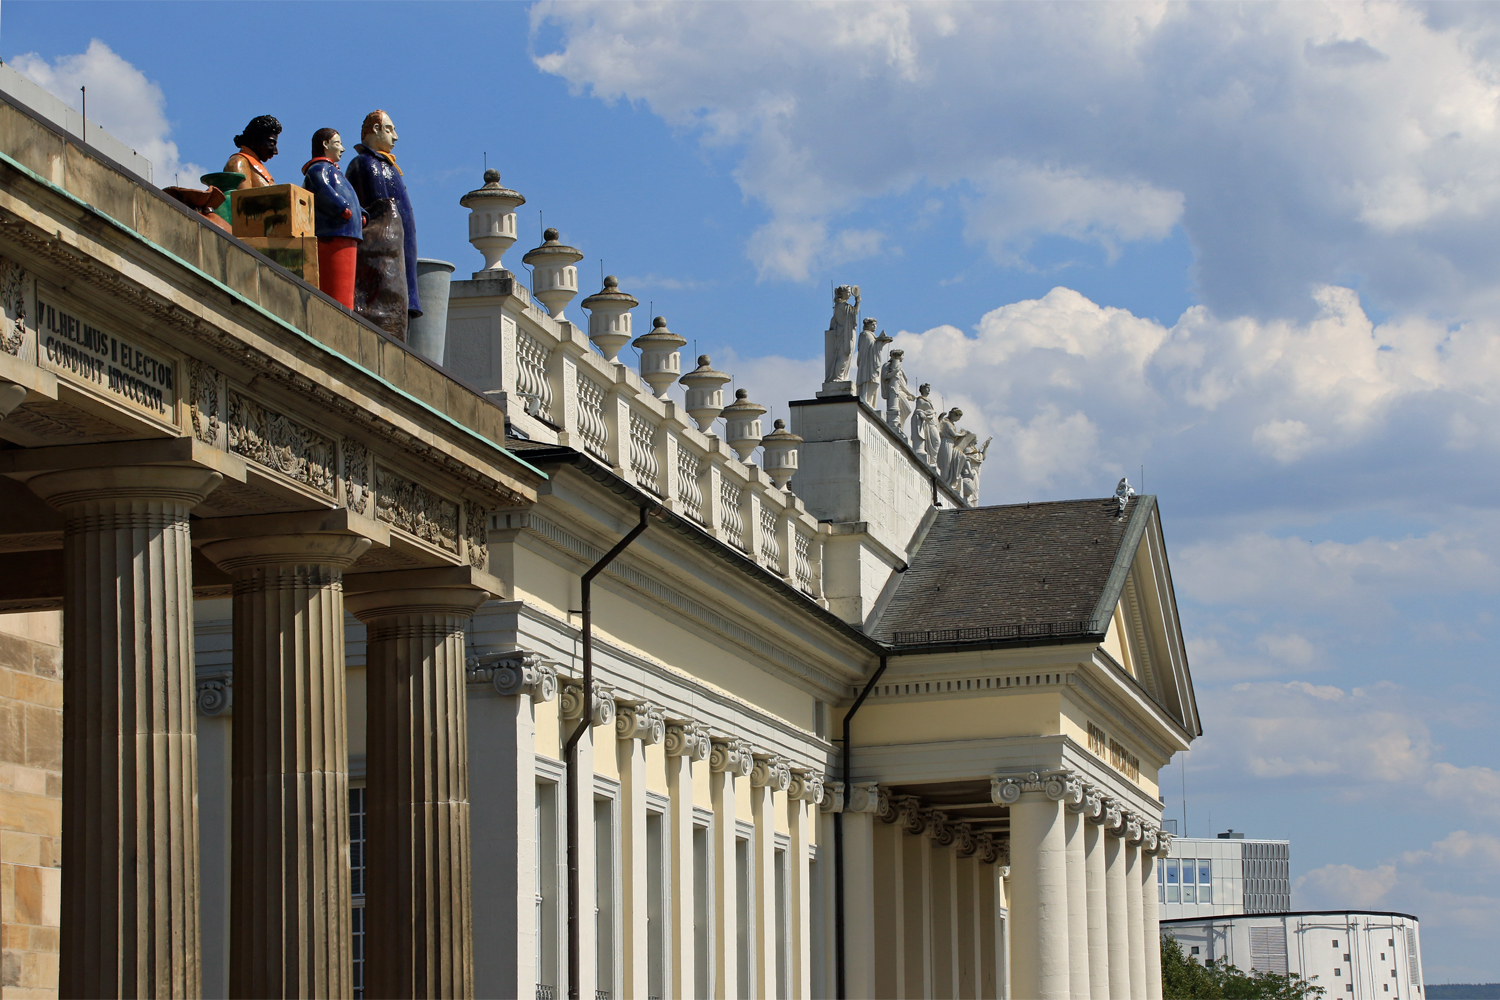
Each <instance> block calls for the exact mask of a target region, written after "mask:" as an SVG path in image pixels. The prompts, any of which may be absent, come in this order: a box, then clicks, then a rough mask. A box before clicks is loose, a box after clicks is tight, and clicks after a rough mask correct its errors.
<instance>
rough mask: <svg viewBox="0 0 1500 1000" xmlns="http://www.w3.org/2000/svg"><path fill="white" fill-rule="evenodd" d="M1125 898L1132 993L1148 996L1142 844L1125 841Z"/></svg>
mask: <svg viewBox="0 0 1500 1000" xmlns="http://www.w3.org/2000/svg"><path fill="white" fill-rule="evenodd" d="M1125 900H1126V905H1127V906H1128V907H1129V911H1128V912H1129V914H1130V916H1129V921H1130V995H1131V996H1132V997H1135V998H1138V1000H1145V997H1146V914H1145V910H1144V907H1143V904H1142V901H1141V845H1140V844H1139V843H1134V844H1132V843H1130V842H1129V841H1126V843H1125Z"/></svg>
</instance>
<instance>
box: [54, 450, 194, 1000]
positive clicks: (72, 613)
mask: <svg viewBox="0 0 1500 1000" xmlns="http://www.w3.org/2000/svg"><path fill="white" fill-rule="evenodd" d="M219 482H220V476H219V474H218V473H216V472H211V471H208V470H206V469H196V468H186V467H176V466H133V467H131V466H125V467H115V468H105V469H81V470H71V471H68V472H55V473H50V474H47V475H42V476H38V477H36V478H34V479H32V480H31V482H30V484H29V485H30V486H31V488H32V489H33V490H34V491H35V492H36V493H37V494H38V495H39V496H41V497H42V498H43V499H45V500H47V502H48V503H50V504H51V505H52V506H54V507H56V508H57V509H59V510H60V511H62V513H63V517H64V528H63V566H64V569H63V577H64V590H63V627H64V629H65V630H66V631H65V637H64V640H63V774H64V775H65V776H66V778H67V780H66V781H64V782H63V792H62V797H63V803H62V809H63V821H62V852H63V856H62V862H63V867H62V915H61V918H62V934H61V956H60V975H59V993H60V995H61V996H64V997H127V996H130V997H137V996H138V997H195V996H199V995H200V992H201V966H200V959H199V951H198V755H197V743H196V735H195V733H196V730H195V719H194V706H195V698H196V692H195V684H194V676H193V609H192V601H193V579H192V545H191V538H190V536H189V531H188V511H189V510H191V509H192V508H193V507H194V506H196V505H197V504H198V503H199V502H200V501H202V499H203V498H204V497H205V496H206V495H207V494H208V493H209V492H211V491H212V490H213V489H214V487H215V486H217V485H218V484H219Z"/></svg>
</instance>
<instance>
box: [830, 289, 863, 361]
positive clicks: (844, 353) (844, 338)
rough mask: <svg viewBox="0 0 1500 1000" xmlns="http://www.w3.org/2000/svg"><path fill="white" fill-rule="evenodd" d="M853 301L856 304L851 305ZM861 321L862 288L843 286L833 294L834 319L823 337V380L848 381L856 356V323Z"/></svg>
mask: <svg viewBox="0 0 1500 1000" xmlns="http://www.w3.org/2000/svg"><path fill="white" fill-rule="evenodd" d="M850 298H853V300H854V301H853V302H850V301H849V300H850ZM858 318H859V286H858V285H840V286H839V287H838V288H836V289H834V291H833V319H831V320H830V321H829V323H828V329H827V331H826V332H825V333H824V334H823V362H824V364H823V381H824V383H829V382H847V381H848V380H849V362H850V361H851V360H852V358H853V354H854V324H855V322H856V321H857V320H858Z"/></svg>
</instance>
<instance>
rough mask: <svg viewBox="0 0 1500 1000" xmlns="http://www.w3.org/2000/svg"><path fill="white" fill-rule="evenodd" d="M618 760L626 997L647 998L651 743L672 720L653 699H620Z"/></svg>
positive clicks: (617, 728)
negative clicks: (648, 771) (648, 750)
mask: <svg viewBox="0 0 1500 1000" xmlns="http://www.w3.org/2000/svg"><path fill="white" fill-rule="evenodd" d="M615 736H616V737H617V739H616V741H615V763H616V765H617V766H618V768H619V772H620V859H621V863H622V866H623V870H622V872H621V879H620V887H621V894H622V897H623V898H622V899H621V903H622V905H621V907H620V910H621V914H622V919H621V924H622V927H621V937H622V941H623V945H624V947H623V949H622V951H623V957H624V966H625V967H624V969H623V972H622V977H621V978H622V981H623V983H624V994H625V1000H646V997H647V995H648V993H649V975H648V973H649V964H648V957H647V956H648V954H649V948H648V947H647V940H646V927H647V919H648V913H649V907H650V899H649V894H648V892H647V888H648V874H647V867H646V866H647V860H648V859H647V855H646V747H647V746H648V745H651V746H654V745H655V744H657V743H660V742H661V741H662V740H663V739H664V738H665V737H666V724H665V722H664V720H663V719H662V717H661V714H660V713H659V712H657V711H656V710H655V708H654V707H653V706H652V705H651V704H650V703H649V702H632V703H628V704H627V703H623V702H622V703H620V704H619V707H618V709H617V710H616V715H615Z"/></svg>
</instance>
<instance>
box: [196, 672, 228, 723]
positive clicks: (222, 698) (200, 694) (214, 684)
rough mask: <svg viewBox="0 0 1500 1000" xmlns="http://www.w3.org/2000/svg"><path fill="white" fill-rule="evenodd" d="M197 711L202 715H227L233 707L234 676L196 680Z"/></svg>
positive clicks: (221, 675)
mask: <svg viewBox="0 0 1500 1000" xmlns="http://www.w3.org/2000/svg"><path fill="white" fill-rule="evenodd" d="M196 688H197V705H198V711H199V712H201V713H203V714H204V715H210V716H211V715H229V714H230V711H231V709H233V707H234V674H233V673H227V674H219V675H217V676H214V677H199V678H198V679H197V684H196Z"/></svg>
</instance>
